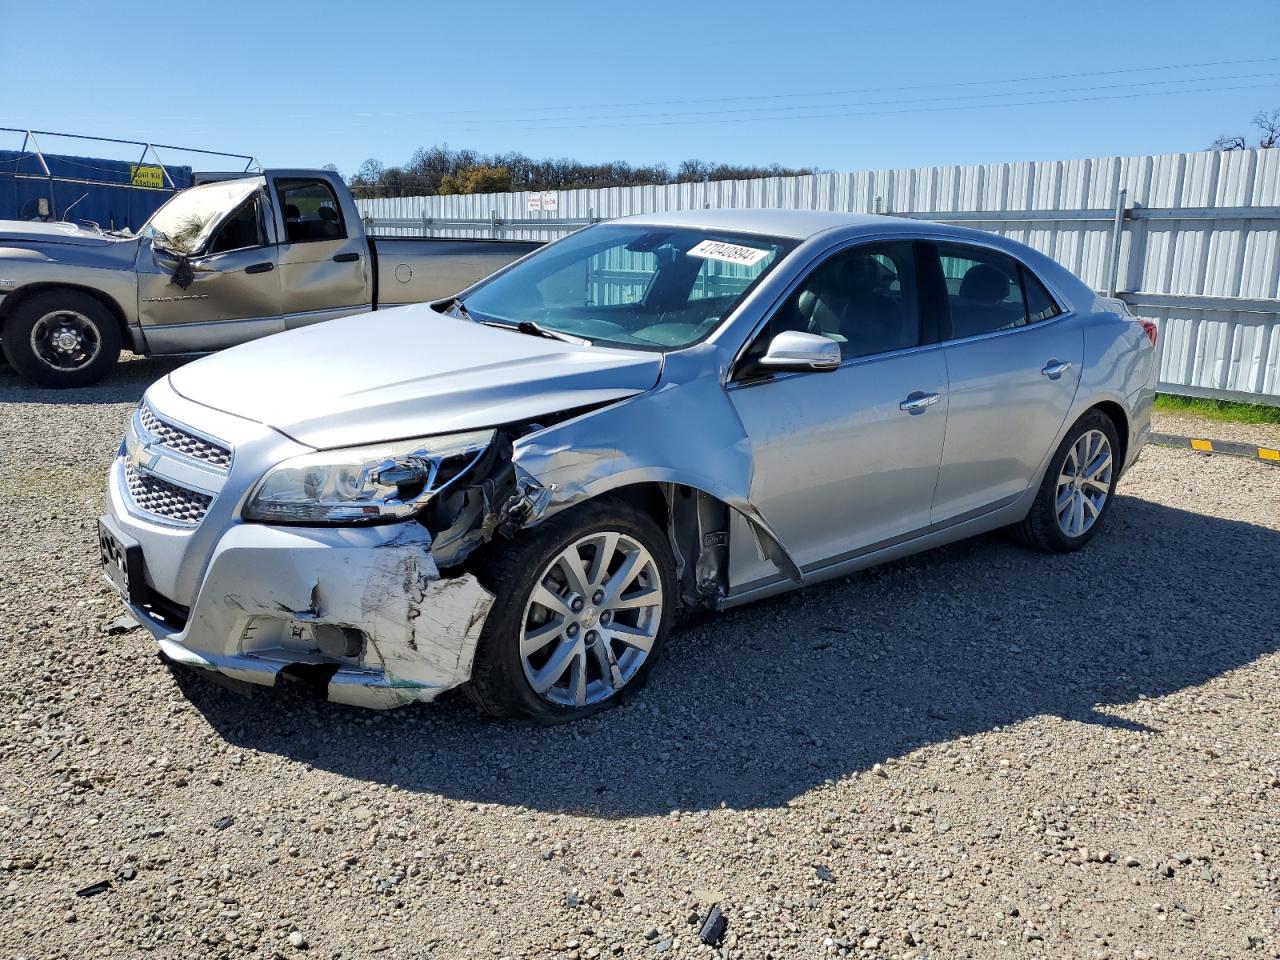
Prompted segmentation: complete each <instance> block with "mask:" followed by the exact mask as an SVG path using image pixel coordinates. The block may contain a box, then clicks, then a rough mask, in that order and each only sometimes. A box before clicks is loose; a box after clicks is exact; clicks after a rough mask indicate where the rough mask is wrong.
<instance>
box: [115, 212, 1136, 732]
mask: <svg viewBox="0 0 1280 960" xmlns="http://www.w3.org/2000/svg"><path fill="white" fill-rule="evenodd" d="M1154 343H1155V329H1154V327H1153V326H1152V325H1151V324H1149V323H1147V322H1145V321H1139V320H1135V319H1134V318H1133V317H1132V316H1130V315H1129V314H1128V312H1127V310H1126V309H1125V307H1124V305H1123V304H1122V303H1120V302H1118V301H1114V300H1107V299H1104V298H1100V297H1098V296H1097V295H1095V294H1094V292H1093V291H1092V290H1090V289H1089V288H1088V287H1087V286H1085V285H1084V284H1083V283H1081V282H1080V281H1079V280H1078V279H1076V278H1075V277H1073V276H1072V275H1071V274H1070V273H1069V272H1068V271H1066V270H1065V269H1063V268H1062V267H1060V266H1059V265H1057V264H1056V263H1054V262H1053V261H1052V260H1050V259H1048V258H1047V257H1045V256H1043V255H1041V254H1039V253H1036V252H1035V251H1033V250H1031V249H1029V248H1028V247H1025V246H1023V245H1021V244H1018V243H1015V242H1013V241H1010V240H1006V239H1002V238H999V237H996V236H993V235H990V234H986V233H980V232H977V231H973V230H966V229H961V228H954V227H947V226H942V225H938V224H930V223H922V222H917V221H911V220H905V219H897V218H884V217H868V216H856V215H846V214H838V213H820V212H811V211H783V210H732V211H729V210H726V211H708V210H699V211H688V212H681V213H669V214H653V215H646V216H641V217H631V218H626V219H623V220H618V221H614V222H612V223H607V224H601V225H598V226H593V227H590V228H588V229H586V230H582V231H580V232H578V233H575V234H572V235H570V236H568V237H566V238H564V239H563V240H560V241H558V242H556V243H554V244H551V245H549V246H547V247H545V248H543V249H542V250H540V251H538V252H536V253H534V254H531V255H530V256H527V257H525V258H524V259H522V260H519V261H517V262H516V263H514V264H512V265H510V266H508V267H506V268H505V269H503V270H502V271H500V272H499V273H497V274H495V275H493V276H492V277H489V278H488V279H486V280H483V281H481V282H480V283H478V284H476V285H475V286H473V287H472V288H470V289H469V290H466V291H464V292H463V293H462V294H461V295H460V296H458V297H456V298H453V299H450V300H448V301H444V302H439V303H434V304H421V305H416V306H408V307H400V308H396V309H392V310H387V311H380V312H379V313H377V314H366V315H359V316H352V317H347V318H345V319H340V320H336V321H333V322H330V323H326V324H323V325H319V326H316V327H310V328H307V329H301V330H296V331H291V332H287V333H283V334H280V335H277V336H272V337H269V338H266V339H264V340H261V341H257V342H254V343H250V344H247V345H244V346H241V347H236V348H233V349H231V350H228V351H226V352H224V353H222V354H219V355H216V356H212V357H208V358H205V359H202V360H199V361H197V362H195V363H191V364H189V365H187V366H184V367H182V368H180V369H178V370H176V371H174V372H173V373H171V374H170V375H169V376H168V377H166V378H165V379H163V380H161V381H160V382H158V383H156V384H154V385H153V386H152V387H151V388H150V389H149V390H148V391H147V393H146V396H145V397H144V399H143V401H142V403H141V405H140V406H139V407H138V409H137V411H136V412H135V414H134V416H133V419H132V422H131V423H130V426H129V430H128V434H127V436H126V437H125V439H124V442H123V444H122V445H121V447H120V451H119V456H118V457H117V458H116V460H115V462H114V465H113V466H112V469H111V475H110V496H109V503H110V506H109V512H108V514H107V515H106V516H104V517H103V518H102V519H101V522H100V528H99V534H100V538H99V539H100V546H101V552H102V560H103V566H104V571H105V573H106V575H107V577H108V578H109V579H110V580H111V582H112V583H113V584H115V585H116V587H117V588H118V589H119V591H120V592H121V593H122V595H123V596H124V598H125V600H126V602H127V603H128V604H129V606H130V608H131V609H132V610H133V612H134V613H135V615H136V616H137V617H138V618H139V619H140V620H141V621H142V622H143V624H144V625H145V626H146V627H147V628H148V629H149V630H150V631H151V632H152V633H153V634H155V636H156V637H157V639H158V641H159V645H160V650H161V651H162V653H163V654H164V655H165V656H166V657H168V658H169V659H171V660H173V661H176V662H178V663H181V664H187V665H190V666H192V667H198V668H201V669H205V670H212V671H217V672H219V673H222V674H226V675H228V676H231V677H236V678H239V679H241V680H247V681H250V682H253V683H259V684H273V683H274V682H275V681H276V680H277V679H278V678H279V677H281V676H282V675H287V676H293V677H299V678H304V679H307V680H309V681H311V682H313V683H319V684H321V685H322V687H323V689H324V691H325V692H326V694H327V696H328V697H329V698H330V699H331V700H334V701H339V702H343V703H349V704H357V705H362V706H369V707H393V706H397V705H399V704H404V703H408V702H411V701H425V700H431V699H432V698H434V697H435V696H437V695H438V694H440V693H441V692H442V691H445V690H448V689H450V688H452V687H457V686H462V687H463V688H464V689H465V690H466V691H467V692H468V693H469V695H470V696H471V697H472V699H473V700H474V701H475V702H476V703H477V704H478V705H479V706H480V707H481V708H483V709H484V710H485V711H487V712H488V713H490V714H494V715H497V716H506V717H523V718H530V719H534V720H538V721H546V722H554V721H558V720H565V719H571V718H575V717H580V716H583V715H585V714H588V713H591V712H594V711H596V710H599V709H602V708H604V707H607V706H609V705H612V704H614V703H617V702H618V701H619V700H620V699H622V698H623V697H625V696H626V695H628V694H630V693H632V692H633V691H635V690H636V689H637V688H638V687H639V686H640V685H641V684H642V683H643V682H644V680H645V677H646V674H647V673H648V671H649V670H650V668H651V667H653V665H654V662H655V661H656V660H657V659H658V657H659V654H660V653H661V650H662V646H663V642H664V640H665V639H666V637H667V633H668V631H669V630H670V628H671V625H672V622H673V621H674V620H675V618H676V617H677V616H678V615H679V614H680V612H681V611H688V610H696V609H699V608H703V609H717V608H724V607H730V606H734V605H737V604H742V603H746V602H748V601H752V600H757V599H760V598H762V597H767V596H770V595H772V594H776V593H779V592H782V591H784V590H788V589H791V588H793V587H795V586H797V585H805V584H811V583H816V582H818V581H822V580H828V579H831V578H833V577H837V576H840V575H843V574H847V573H849V572H851V571H854V570H857V569H859V568H862V567H866V566H869V565H871V564H875V563H880V562H883V561H886V560H890V559H893V558H897V557H901V556H904V555H906V554H910V553H914V552H917V551H920V550H924V549H927V548H930V547H935V546H938V545H940V544H944V543H947V542H950V541H954V540H958V539H961V538H963V537H969V536H972V535H974V534H978V533H982V532H984V531H988V530H992V529H995V528H998V527H1004V526H1010V527H1014V528H1016V529H1017V530H1018V531H1019V532H1020V533H1021V535H1022V536H1023V538H1024V539H1025V540H1026V541H1028V542H1029V543H1030V544H1032V545H1033V546H1035V547H1038V548H1040V549H1043V550H1048V551H1068V550H1074V549H1077V548H1079V547H1081V546H1083V545H1084V544H1085V543H1086V542H1087V541H1088V540H1089V539H1090V538H1091V537H1092V536H1094V535H1095V534H1096V533H1097V532H1098V530H1099V528H1100V527H1101V526H1102V524H1103V521H1104V519H1105V517H1106V516H1107V513H1108V511H1109V509H1110V507H1111V504H1112V501H1113V498H1114V493H1115V486H1116V482H1117V480H1118V479H1119V477H1120V475H1121V473H1122V471H1123V470H1124V469H1125V468H1126V467H1127V466H1129V465H1130V464H1132V463H1133V461H1134V460H1135V459H1136V458H1137V456H1138V454H1139V451H1140V450H1141V448H1142V446H1143V444H1144V443H1145V441H1146V439H1147V435H1148V433H1149V430H1150V412H1151V404H1152V400H1153V397H1154V388H1155V377H1156V366H1155V362H1154V357H1155V353H1154ZM849 589H857V587H856V585H854V586H851V587H850V588H849Z"/></svg>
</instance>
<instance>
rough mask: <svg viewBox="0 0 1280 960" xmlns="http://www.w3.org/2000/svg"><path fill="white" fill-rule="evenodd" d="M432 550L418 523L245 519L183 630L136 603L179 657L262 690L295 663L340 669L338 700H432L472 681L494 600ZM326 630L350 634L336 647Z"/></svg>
mask: <svg viewBox="0 0 1280 960" xmlns="http://www.w3.org/2000/svg"><path fill="white" fill-rule="evenodd" d="M142 546H143V553H144V556H145V553H146V542H145V538H144V539H143V542H142ZM430 548H431V535H430V534H429V533H428V531H427V530H426V529H425V528H423V527H422V526H421V525H420V524H418V523H415V522H407V523H398V524H394V525H387V526H376V527H363V528H302V527H274V526H267V525H264V524H237V525H234V526H232V527H230V528H229V529H228V530H227V531H226V533H225V534H224V535H223V536H222V538H221V539H220V540H219V542H218V544H217V546H216V548H215V549H214V552H213V555H212V557H211V558H210V561H209V564H208V566H207V569H206V572H205V575H204V578H203V581H202V582H201V584H200V587H199V591H198V593H197V596H196V600H195V603H194V604H193V605H192V607H191V609H190V611H189V614H188V617H187V621H186V623H185V625H181V627H180V629H175V626H174V625H170V624H167V623H165V622H164V621H163V620H161V619H158V618H157V617H156V616H154V615H153V614H152V612H151V611H150V610H148V609H147V608H145V607H140V606H135V607H133V608H132V609H133V612H134V614H135V615H136V616H137V617H138V618H139V620H140V622H142V623H143V625H144V626H146V627H147V628H148V629H149V630H150V631H151V632H152V633H153V634H154V635H155V636H156V639H157V640H158V641H159V644H160V650H161V652H162V653H163V654H164V655H165V656H166V657H168V658H169V659H171V660H173V661H176V662H178V663H182V664H186V665H188V666H191V667H198V668H201V669H205V670H212V671H216V672H218V673H221V674H225V675H226V676H229V677H233V678H236V679H239V680H245V681H248V682H250V683H257V684H265V685H272V684H274V683H275V680H276V677H277V675H278V674H279V673H280V671H281V670H284V669H285V668H287V667H290V666H294V665H298V664H307V665H312V666H315V667H319V668H323V669H325V670H326V671H327V670H328V669H330V668H335V667H336V669H333V671H332V675H331V676H329V678H328V688H327V693H328V698H329V699H330V700H332V701H335V702H338V703H347V704H352V705H355V706H362V707H373V708H379V709H386V708H390V707H397V706H401V705H402V704H406V703H410V702H413V701H427V700H431V699H433V698H435V697H436V696H437V695H439V694H440V693H442V692H443V691H445V690H448V689H449V688H450V687H454V686H457V685H458V684H461V683H463V682H465V681H466V680H467V679H468V678H469V677H470V675H471V664H472V660H473V659H474V656H475V649H476V642H477V640H478V639H479V636H480V631H481V628H482V627H483V625H484V620H485V617H486V616H487V615H488V612H489V608H490V607H491V606H492V604H493V599H494V598H493V594H491V593H490V592H489V591H487V590H486V589H485V588H484V587H483V586H481V585H480V583H479V581H477V580H476V578H475V577H474V576H472V575H471V574H466V575H463V576H460V577H452V578H442V577H441V576H440V572H439V570H438V569H437V567H436V563H435V560H434V559H433V558H432V555H431V549H430ZM334 628H336V629H334ZM355 631H358V633H356V632H355ZM320 636H325V637H327V638H333V637H340V638H344V637H349V638H351V639H350V640H348V641H347V643H348V646H347V647H346V648H345V649H343V650H342V651H339V652H335V651H334V650H332V649H328V650H325V649H322V647H323V646H324V645H323V644H321V643H320V642H319V640H318V637H320ZM331 642H332V640H331V639H330V643H331Z"/></svg>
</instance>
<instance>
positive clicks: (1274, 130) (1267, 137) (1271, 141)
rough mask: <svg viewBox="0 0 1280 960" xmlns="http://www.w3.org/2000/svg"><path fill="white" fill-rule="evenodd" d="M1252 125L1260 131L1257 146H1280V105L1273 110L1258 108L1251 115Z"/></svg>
mask: <svg viewBox="0 0 1280 960" xmlns="http://www.w3.org/2000/svg"><path fill="white" fill-rule="evenodd" d="M1253 125H1254V126H1255V127H1257V128H1258V129H1259V130H1261V131H1262V136H1261V137H1260V138H1259V139H1258V146H1260V147H1263V148H1264V149H1265V148H1267V147H1276V146H1280V107H1277V108H1276V109H1274V110H1259V111H1258V112H1257V113H1255V114H1254V115H1253Z"/></svg>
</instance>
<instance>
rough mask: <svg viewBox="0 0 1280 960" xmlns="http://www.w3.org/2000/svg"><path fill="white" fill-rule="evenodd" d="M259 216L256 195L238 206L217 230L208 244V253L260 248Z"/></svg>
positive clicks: (259, 209)
mask: <svg viewBox="0 0 1280 960" xmlns="http://www.w3.org/2000/svg"><path fill="white" fill-rule="evenodd" d="M260 214H261V207H260V205H259V203H258V197H257V196H256V195H255V196H252V197H250V198H249V199H248V200H246V201H245V202H244V203H242V204H240V206H239V207H238V208H237V209H236V212H235V213H233V214H232V215H231V216H230V218H229V219H228V220H227V222H226V223H224V224H223V225H222V226H221V227H219V228H218V233H217V234H216V235H215V236H214V238H213V242H212V243H210V244H209V252H210V253H211V254H212V253H226V252H228V251H229V250H244V249H246V248H248V247H260V246H262V244H263V242H264V241H263V238H262V218H261V215H260Z"/></svg>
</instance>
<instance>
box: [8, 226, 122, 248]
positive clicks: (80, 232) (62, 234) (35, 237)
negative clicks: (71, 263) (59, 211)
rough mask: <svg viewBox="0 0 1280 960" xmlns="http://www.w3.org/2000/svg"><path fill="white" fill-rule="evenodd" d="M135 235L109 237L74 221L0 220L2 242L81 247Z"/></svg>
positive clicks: (102, 245) (102, 243)
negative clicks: (60, 244) (58, 244)
mask: <svg viewBox="0 0 1280 960" xmlns="http://www.w3.org/2000/svg"><path fill="white" fill-rule="evenodd" d="M133 239H134V238H133V237H108V236H106V235H104V234H101V233H98V231H96V230H86V229H85V228H83V227H79V226H77V225H76V224H74V223H44V222H41V221H38V220H32V221H28V220H0V243H3V242H5V241H6V240H8V241H11V242H17V243H69V244H72V245H74V246H79V247H109V246H111V245H112V244H115V243H128V242H131V241H132V240H133Z"/></svg>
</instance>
